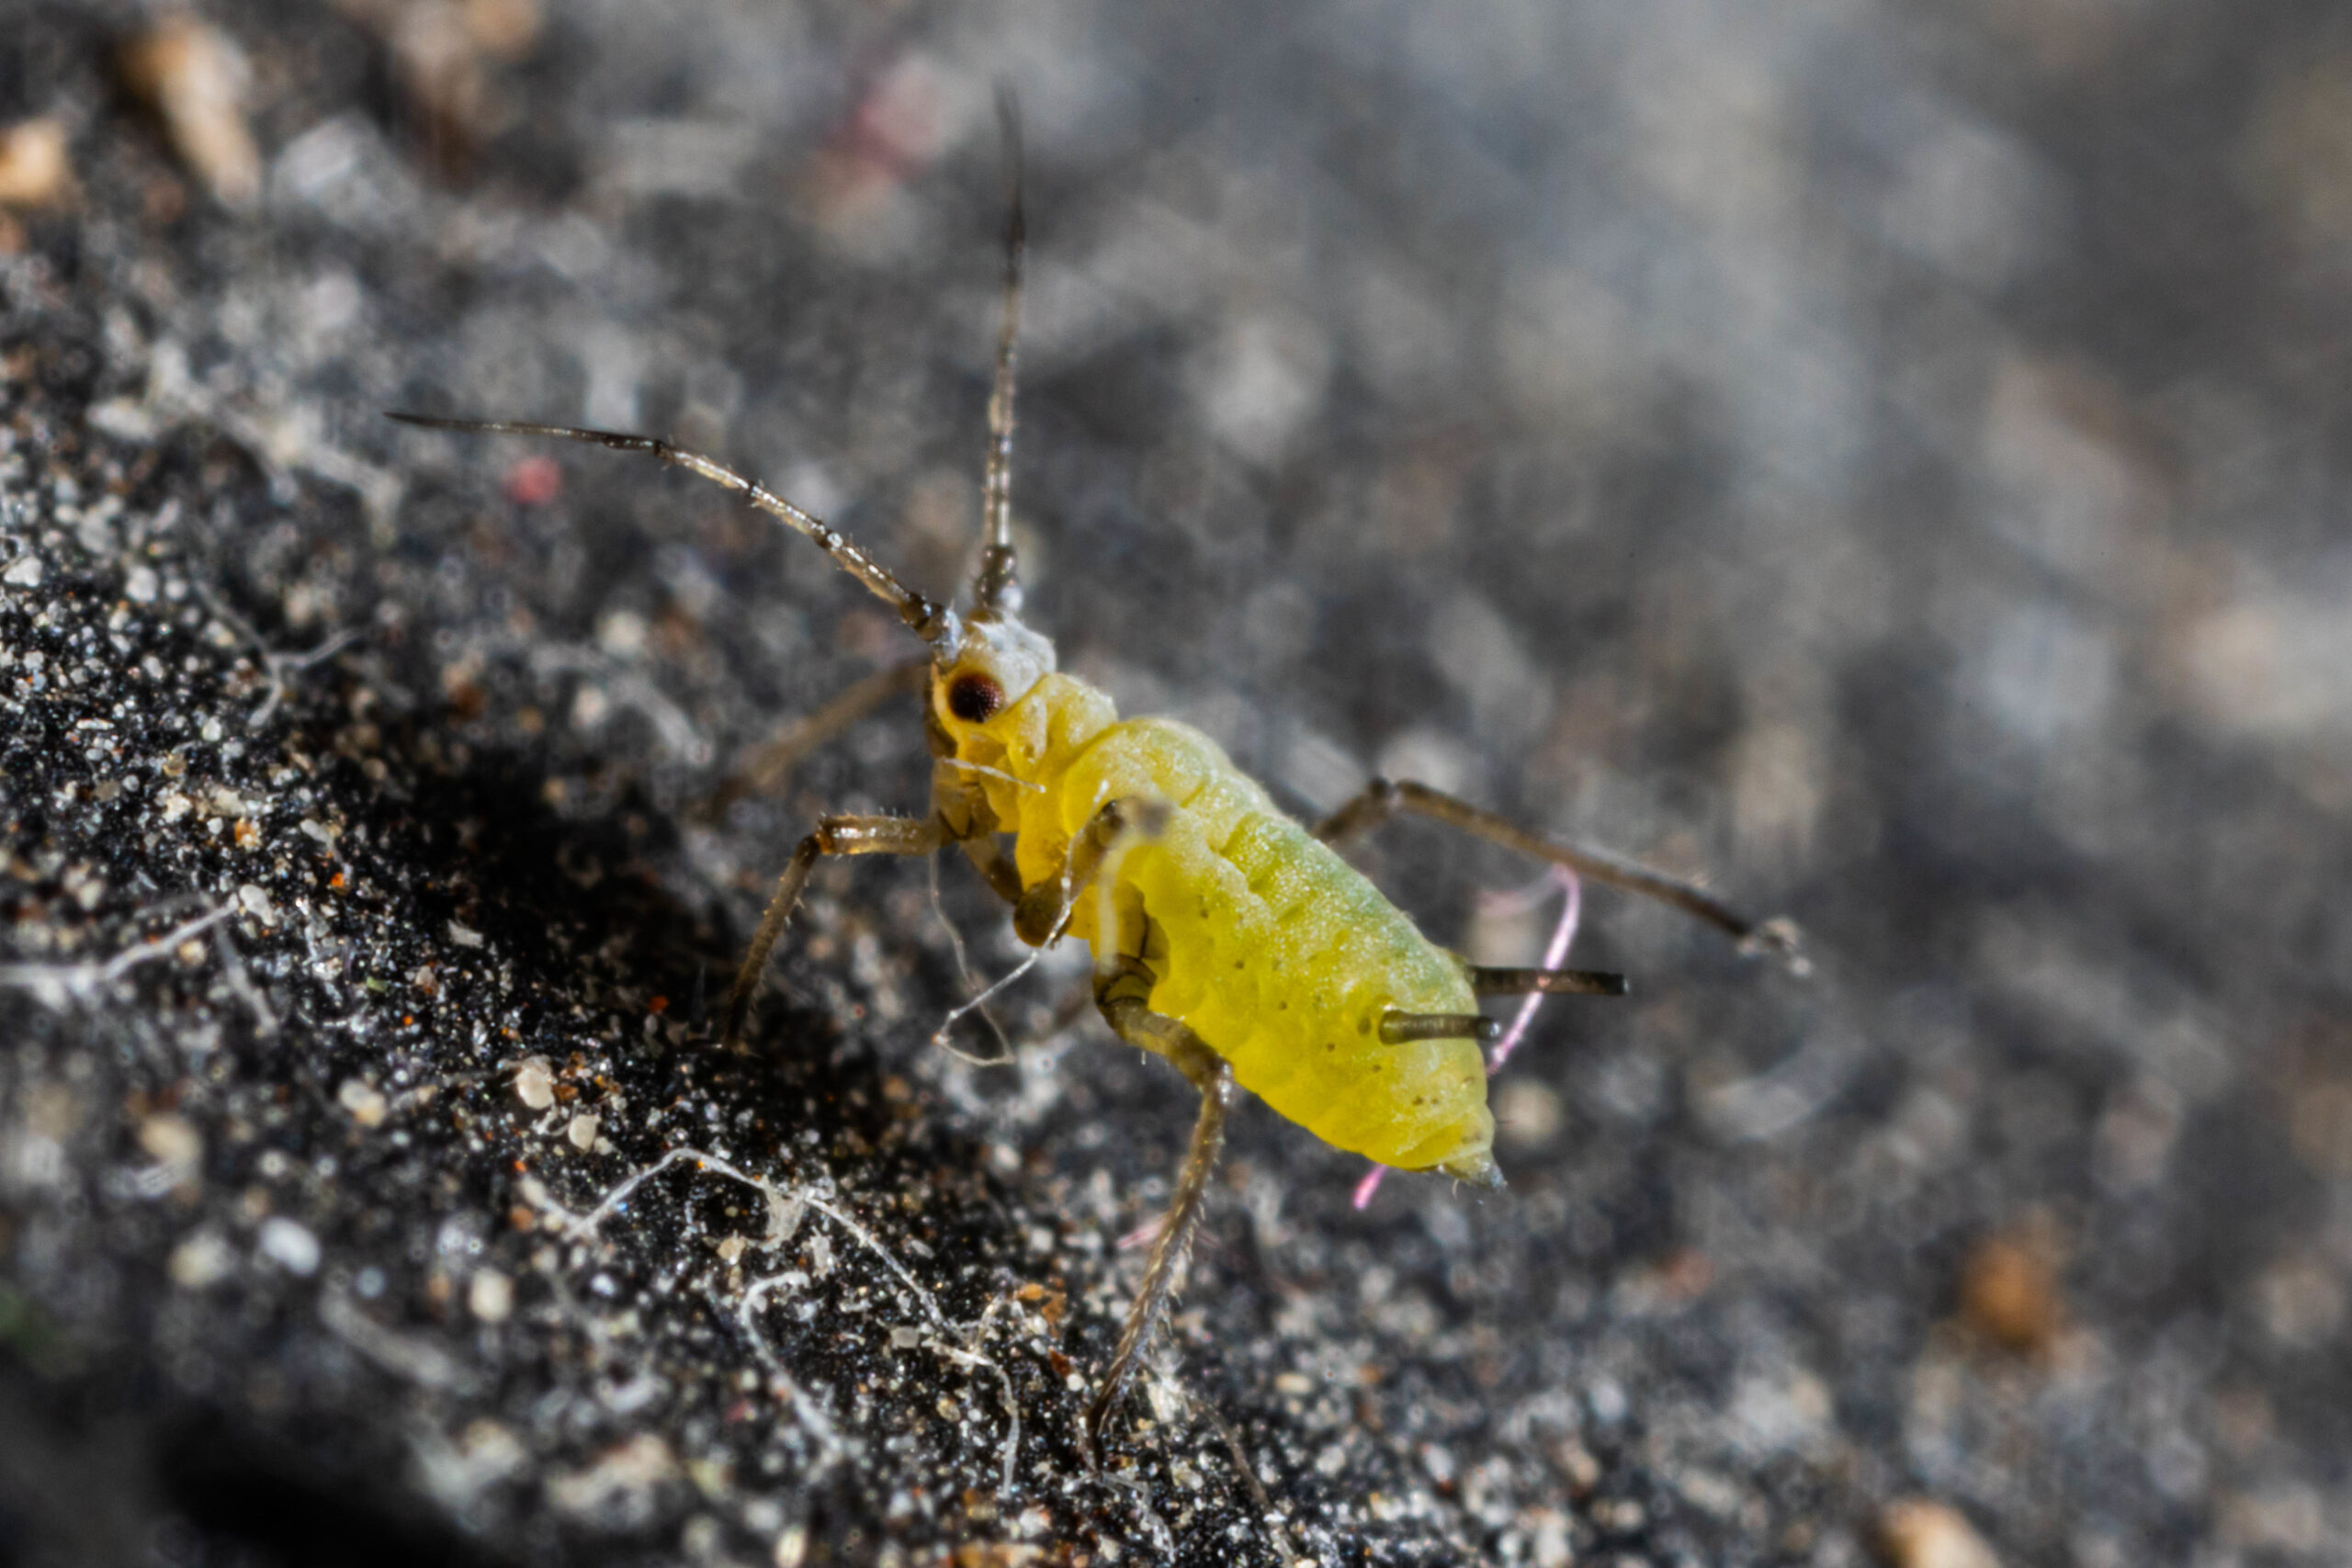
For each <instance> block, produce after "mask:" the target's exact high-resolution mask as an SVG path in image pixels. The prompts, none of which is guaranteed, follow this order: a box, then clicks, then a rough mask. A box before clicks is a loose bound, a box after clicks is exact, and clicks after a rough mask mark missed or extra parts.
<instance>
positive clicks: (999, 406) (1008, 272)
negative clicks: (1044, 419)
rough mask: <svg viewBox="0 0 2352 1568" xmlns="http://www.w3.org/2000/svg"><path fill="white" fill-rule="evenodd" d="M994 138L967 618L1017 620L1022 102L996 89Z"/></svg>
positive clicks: (1024, 242) (1024, 241) (1025, 246)
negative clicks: (983, 388)
mask: <svg viewBox="0 0 2352 1568" xmlns="http://www.w3.org/2000/svg"><path fill="white" fill-rule="evenodd" d="M996 124H997V135H998V137H999V138H1000V139H1001V143H1002V147H1003V154H1002V155H1003V159H1004V312H1003V315H1002V317H1001V319H1000V320H999V321H998V323H997V332H996V374H995V376H994V378H993V379H992V380H991V381H990V383H989V457H988V468H987V469H986V472H985V474H984V477H983V478H982V480H981V484H980V521H981V526H982V528H983V530H984V537H983V539H982V542H981V546H980V568H979V571H978V574H977V575H976V576H975V577H974V578H973V580H972V618H973V619H974V620H978V621H993V620H1000V619H1012V620H1017V619H1019V618H1020V615H1021V572H1020V563H1019V562H1018V560H1017V559H1016V558H1014V556H1013V552H1012V431H1013V423H1014V421H1013V410H1012V394H1013V384H1014V381H1015V380H1016V379H1017V375H1018V371H1019V368H1020V357H1021V349H1020V344H1021V274H1022V267H1023V262H1024V261H1025V259H1026V257H1027V255H1028V250H1029V228H1028V220H1027V219H1026V217H1025V216H1024V214H1023V202H1022V163H1021V102H1020V100H1019V99H1018V98H1016V97H1014V96H1013V94H1012V88H1010V87H1008V86H1006V85H1004V84H1003V83H1001V82H1000V83H998V84H997V87H996Z"/></svg>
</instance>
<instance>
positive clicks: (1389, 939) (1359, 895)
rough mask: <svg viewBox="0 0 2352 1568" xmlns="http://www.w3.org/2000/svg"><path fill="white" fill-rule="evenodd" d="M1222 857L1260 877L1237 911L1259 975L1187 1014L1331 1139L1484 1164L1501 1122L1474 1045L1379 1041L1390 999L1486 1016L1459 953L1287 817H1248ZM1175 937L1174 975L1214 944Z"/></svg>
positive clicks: (1428, 1163) (1468, 1170)
mask: <svg viewBox="0 0 2352 1568" xmlns="http://www.w3.org/2000/svg"><path fill="white" fill-rule="evenodd" d="M1224 858H1226V859H1227V861H1228V863H1231V864H1232V865H1233V866H1234V867H1235V868H1236V869H1237V870H1238V871H1240V872H1242V874H1243V875H1244V877H1245V879H1246V881H1247V883H1248V885H1249V887H1250V893H1249V895H1248V896H1247V897H1246V899H1245V900H1243V901H1242V902H1241V904H1240V905H1239V907H1238V908H1237V909H1236V911H1235V916H1236V918H1235V919H1234V920H1233V922H1232V923H1233V925H1234V927H1235V928H1237V930H1236V931H1235V932H1234V934H1235V935H1237V936H1238V935H1242V934H1243V933H1245V932H1246V940H1247V944H1248V948H1249V950H1250V951H1249V956H1248V964H1249V973H1250V976H1252V977H1253V978H1254V979H1256V980H1257V982H1258V983H1257V984H1256V985H1254V986H1246V987H1223V986H1217V985H1215V984H1212V985H1211V986H1210V987H1209V991H1210V994H1209V996H1208V998H1207V999H1206V1000H1205V1001H1204V1003H1203V1004H1202V1006H1201V1008H1200V1011H1199V1015H1198V1016H1197V1017H1196V1018H1193V1019H1191V1020H1188V1021H1191V1022H1192V1023H1193V1027H1194V1029H1195V1030H1197V1031H1198V1032H1200V1034H1201V1036H1202V1038H1203V1039H1204V1040H1206V1041H1208V1042H1209V1043H1211V1045H1212V1046H1214V1047H1216V1049H1217V1050H1218V1051H1219V1052H1220V1053H1221V1054H1223V1055H1226V1056H1227V1059H1228V1060H1230V1061H1231V1062H1232V1063H1233V1068H1234V1076H1235V1077H1238V1079H1239V1080H1240V1081H1241V1083H1242V1084H1243V1086H1244V1087H1245V1088H1248V1089H1250V1091H1251V1092H1252V1093H1255V1094H1257V1095H1258V1096H1260V1098H1261V1099H1263V1100H1265V1101H1266V1102H1267V1103H1268V1104H1269V1105H1272V1107H1273V1108H1274V1109H1275V1110H1277V1111H1281V1112H1282V1113H1283V1115H1285V1116H1287V1117H1289V1118H1290V1119H1291V1120H1293V1121H1295V1122H1299V1123H1300V1124H1301V1125H1303V1126H1305V1127H1306V1128H1307V1129H1308V1130H1309V1131H1311V1132H1313V1133H1314V1134H1316V1135H1317V1137H1319V1138H1321V1139H1323V1140H1324V1141H1325V1142H1326V1143H1329V1144H1331V1145H1334V1146H1336V1147H1339V1148H1343V1149H1348V1150H1351V1151H1353V1152H1355V1153H1359V1154H1363V1155H1366V1156H1369V1157H1371V1158H1373V1159H1375V1160H1378V1161H1379V1162H1380V1163H1382V1164H1384V1165H1395V1166H1397V1167H1399V1168H1405V1169H1424V1168H1430V1167H1433V1166H1444V1167H1447V1168H1457V1167H1458V1168H1460V1169H1461V1172H1462V1173H1463V1174H1466V1175H1480V1176H1483V1175H1484V1174H1485V1172H1484V1167H1485V1164H1486V1160H1487V1150H1488V1148H1489V1147H1490V1145H1491V1144H1492V1142H1493V1132H1494V1122H1493V1120H1492V1118H1491V1117H1490V1116H1489V1114H1488V1113H1487V1083H1486V1071H1485V1064H1484V1062H1483V1060H1482V1058H1481V1056H1480V1054H1479V1050H1478V1047H1477V1045H1476V1043H1474V1042H1472V1041H1470V1040H1467V1039H1453V1040H1427V1041H1417V1042H1413V1043H1406V1044H1397V1045H1390V1044H1385V1043H1382V1042H1381V1040H1380V1037H1379V1027H1380V1019H1381V1017H1382V1016H1383V1014H1385V1012H1386V1011H1388V1010H1390V1009H1392V1008H1394V1009H1397V1010H1402V1011H1407V1012H1455V1013H1468V1012H1476V1010H1477V1004H1476V997H1474V996H1473V995H1472V993H1471V991H1470V987H1469V983H1468V980H1467V978H1466V977H1465V976H1464V973H1463V970H1462V967H1461V965H1460V964H1459V963H1458V962H1457V961H1456V960H1455V959H1454V958H1453V956H1452V955H1450V954H1448V953H1444V952H1442V950H1440V949H1438V948H1437V947H1435V946H1433V945H1432V944H1431V943H1430V942H1429V941H1428V940H1427V939H1426V938H1424V937H1423V936H1422V935H1421V933H1420V932H1419V930H1417V929H1416V928H1415V927H1414V925H1413V923H1412V921H1411V920H1410V919H1408V918H1407V917H1406V916H1405V915H1404V914H1402V913H1401V912H1399V911H1398V910H1397V908H1395V907H1394V906H1393V905H1391V904H1389V903H1388V902H1387V900H1386V899H1385V898H1383V897H1381V896H1380V894H1379V892H1378V891H1377V890H1376V889H1374V887H1373V886H1372V885H1371V884H1370V883H1368V882H1366V881H1365V880H1364V879H1363V876H1362V875H1361V874H1358V873H1357V872H1356V871H1355V870H1354V868H1353V867H1351V866H1350V865H1348V864H1347V863H1346V862H1344V861H1342V860H1340V858H1339V856H1337V855H1335V854H1333V853H1332V852H1330V851H1329V849H1328V848H1326V847H1325V846H1324V845H1322V844H1321V843H1319V842H1317V840H1315V839H1314V838H1313V837H1312V836H1310V835H1309V834H1308V833H1307V832H1306V829H1304V828H1302V827H1300V826H1299V825H1298V824H1297V823H1295V822H1294V821H1292V820H1291V819H1290V818H1287V817H1283V816H1282V815H1280V814H1279V813H1274V812H1271V811H1270V812H1267V813H1264V814H1261V815H1259V816H1256V817H1253V818H1251V819H1250V820H1249V821H1247V822H1245V823H1243V824H1242V825H1240V827H1239V828H1238V829H1237V830H1236V831H1235V832H1234V833H1233V835H1232V836H1231V837H1230V839H1229V840H1227V845H1226V850H1225V857H1224ZM1145 902H1146V906H1147V908H1148V907H1149V906H1150V903H1151V899H1150V897H1149V895H1148V894H1147V897H1146V900H1145ZM1227 940H1228V941H1229V940H1230V939H1229V938H1228V939H1227ZM1171 949H1172V952H1171V962H1170V969H1171V974H1170V976H1169V980H1170V981H1174V980H1176V979H1177V978H1178V977H1179V975H1180V974H1181V972H1182V969H1183V968H1184V966H1185V964H1186V963H1187V961H1188V960H1190V959H1193V957H1195V956H1206V955H1205V954H1199V955H1196V954H1193V953H1187V952H1185V951H1183V950H1182V948H1181V946H1179V945H1178V944H1174V943H1171ZM1165 983H1167V982H1163V984H1165Z"/></svg>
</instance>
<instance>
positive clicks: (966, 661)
mask: <svg viewBox="0 0 2352 1568" xmlns="http://www.w3.org/2000/svg"><path fill="white" fill-rule="evenodd" d="M1053 668H1054V645H1053V643H1052V642H1051V641H1049V640H1047V639H1046V637H1043V636H1041V635H1039V634H1038V633H1036V632H1033V631H1031V630H1030V629H1029V628H1028V627H1027V626H1023V625H1022V624H1021V623H1020V622H1019V621H1017V620H1014V619H1013V618H1012V617H1011V616H1009V615H1007V616H993V617H989V618H986V619H983V618H981V617H978V616H975V617H974V618H972V619H971V620H969V621H967V622H965V623H964V626H963V636H962V637H960V638H959V639H958V640H957V641H956V644H955V645H954V646H953V647H943V648H942V649H940V655H939V658H938V659H937V660H936V661H935V662H934V663H933V666H932V676H931V700H932V709H933V716H935V717H936V718H937V720H938V722H939V724H940V726H941V728H944V729H945V730H946V731H947V733H948V734H949V735H951V736H953V737H956V739H959V740H960V739H962V738H963V737H965V736H967V735H968V734H970V733H971V732H972V731H973V730H975V729H977V728H979V727H981V726H982V725H985V724H987V723H988V722H989V720H990V719H992V718H994V717H995V716H997V715H998V714H1001V713H1002V712H1003V711H1004V710H1005V709H1007V708H1009V707H1011V706H1012V705H1013V704H1015V703H1017V702H1019V701H1020V700H1021V699H1022V698H1023V697H1025V696H1027V695H1028V694H1029V688H1030V687H1032V686H1034V685H1035V684H1036V683H1037V682H1038V680H1039V679H1040V678H1041V677H1043V676H1044V675H1045V674H1046V672H1047V671H1051V670H1052V669H1053Z"/></svg>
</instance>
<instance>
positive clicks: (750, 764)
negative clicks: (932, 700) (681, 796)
mask: <svg viewBox="0 0 2352 1568" xmlns="http://www.w3.org/2000/svg"><path fill="white" fill-rule="evenodd" d="M930 672H931V660H930V659H929V657H928V656H926V657H924V658H922V659H910V660H907V661H906V662H905V663H903V664H895V665H892V666H891V667H890V668H889V669H888V670H877V671H875V672H874V673H873V674H871V675H868V676H866V677H865V679H864V680H862V681H859V682H857V683H856V684H854V685H853V686H851V687H850V688H849V689H848V690H847V691H845V692H843V693H842V694H841V695H840V696H838V697H835V698H834V699H833V700H832V701H831V702H830V703H827V704H826V705H824V706H823V707H820V708H819V709H818V710H817V711H816V712H815V713H812V714H804V715H803V716H800V717H798V718H796V719H794V720H793V721H792V722H791V723H789V724H787V725H786V726H785V727H784V728H782V729H780V730H778V731H777V732H776V734H775V739H771V740H769V741H767V742H766V743H765V744H763V745H762V746H761V747H759V749H758V750H754V751H752V754H751V755H750V756H748V757H745V758H744V759H743V762H742V765H741V767H739V768H737V769H736V770H735V771H734V772H733V773H729V774H728V775H727V777H726V778H724V779H723V780H721V781H720V782H719V785H718V788H717V789H715V790H713V791H712V792H711V795H710V800H709V802H708V804H707V805H706V806H705V807H704V808H703V809H704V812H705V813H706V814H707V816H709V817H711V818H718V817H721V816H723V815H725V814H726V811H727V808H728V807H730V806H732V805H734V804H735V803H736V802H737V801H739V800H741V799H742V798H743V797H744V796H745V795H767V794H770V793H772V792H773V791H775V789H776V788H777V787H778V786H779V785H781V784H783V783H784V781H785V780H786V779H787V778H789V777H790V776H791V775H792V770H793V769H795V768H797V767H798V766H799V765H800V760H801V759H802V758H803V757H806V756H807V755H809V752H811V751H814V750H816V749H817V748H818V747H820V746H822V745H823V744H824V743H825V742H826V741H828V740H831V739H833V737H835V736H837V735H839V734H841V733H842V731H843V730H845V729H847V728H850V727H851V726H852V725H854V724H855V723H856V722H857V721H858V720H859V719H862V718H864V717H865V716H866V715H867V714H870V713H872V712H873V711H874V710H875V709H876V708H878V707H880V706H881V705H883V704H884V703H886V702H888V701H889V700H890V698H892V697H893V696H896V695H897V694H899V693H900V692H917V691H921V690H922V683H923V681H924V679H925V677H927V676H928V675H929V674H930Z"/></svg>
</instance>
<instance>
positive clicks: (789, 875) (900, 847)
mask: <svg viewBox="0 0 2352 1568" xmlns="http://www.w3.org/2000/svg"><path fill="white" fill-rule="evenodd" d="M946 842H947V829H946V828H945V826H944V825H943V824H942V823H941V822H940V820H939V818H936V817H927V818H916V817H820V818H818V819H817V830H816V831H815V832H813V833H811V834H809V836H808V837H807V838H805V839H803V840H800V847H799V848H798V849H797V850H795V851H793V852H792V862H791V863H790V864H788V865H786V867H785V868H784V874H783V875H782V876H779V877H777V878H776V883H775V897H773V898H771V899H769V900H768V910H767V913H766V914H764V915H763V916H761V917H760V929H759V930H758V931H755V932H754V933H752V945H751V947H750V949H749V950H747V951H746V952H745V953H744V954H743V966H742V967H741V969H739V970H737V971H736V972H735V988H734V989H733V990H732V991H730V992H729V993H728V997H727V1021H726V1025H725V1027H724V1028H723V1029H721V1030H720V1032H719V1039H720V1041H721V1043H724V1044H727V1045H730V1046H731V1045H733V1044H734V1043H736V1041H737V1039H738V1038H740V1037H741V1034H742V1032H743V1020H744V1017H745V1015H747V1014H748V1013H749V1012H750V1011H751V1010H752V995H753V994H754V993H755V992H757V991H758V990H759V988H760V972H761V971H762V970H763V969H765V968H766V967H767V966H768V954H769V953H773V952H775V943H776V939H777V938H778V937H780V936H782V935H783V934H784V923H785V922H786V920H788V919H791V918H792V910H793V907H794V906H795V905H797V904H798V903H799V902H800V890H801V889H802V888H803V887H806V886H808V885H809V873H810V872H811V871H813V870H815V869H816V866H817V857H818V856H820V855H927V854H930V853H931V852H933V851H934V850H936V849H938V848H939V847H940V846H941V845H943V844H944V843H946Z"/></svg>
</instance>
